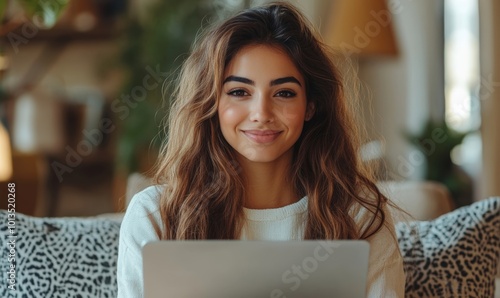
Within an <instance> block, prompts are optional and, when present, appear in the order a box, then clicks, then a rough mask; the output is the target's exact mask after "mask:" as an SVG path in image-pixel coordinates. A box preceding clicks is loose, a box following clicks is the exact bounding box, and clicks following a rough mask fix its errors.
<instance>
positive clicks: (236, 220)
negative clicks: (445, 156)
mask: <svg viewBox="0 0 500 298" xmlns="http://www.w3.org/2000/svg"><path fill="white" fill-rule="evenodd" d="M251 44H264V45H271V46H276V47H279V48H281V49H282V50H284V51H285V52H286V53H287V54H288V55H289V56H290V57H291V59H292V60H293V61H294V62H295V63H296V67H297V68H298V69H299V71H300V72H301V73H302V75H303V77H304V79H305V85H306V96H307V99H308V101H310V102H313V103H314V106H315V114H314V116H313V117H312V119H311V120H309V121H307V122H306V123H305V124H304V128H303V131H302V134H301V136H300V138H299V139H298V141H297V142H296V144H295V145H294V148H293V159H292V164H291V177H292V178H291V179H292V181H291V183H292V185H293V186H294V189H295V192H296V194H297V195H298V196H299V197H303V196H307V197H308V216H307V222H306V228H305V234H304V239H365V238H367V237H369V236H371V235H373V234H374V233H376V232H377V231H378V230H380V229H381V227H382V226H383V224H384V223H385V217H386V214H385V212H384V208H383V206H384V205H385V204H386V201H387V199H386V198H385V197H384V196H383V195H382V194H381V192H380V191H379V190H378V188H377V187H376V185H375V183H374V180H373V178H372V177H371V175H370V172H369V171H367V170H366V168H365V167H364V165H363V163H362V162H361V161H360V158H359V148H360V140H359V139H360V138H359V133H358V128H357V123H355V121H354V120H353V119H354V118H353V117H352V115H351V114H352V113H351V111H350V109H349V103H348V102H347V98H346V96H345V92H344V85H343V78H342V76H341V74H340V73H339V71H338V69H337V67H336V66H335V65H334V63H333V61H332V60H333V56H332V55H330V50H329V48H328V47H327V46H326V45H324V44H323V43H322V41H321V39H320V38H319V35H318V34H317V33H316V32H315V30H314V27H313V26H312V25H311V24H310V23H309V22H308V21H307V19H306V18H305V17H304V15H303V14H302V13H301V12H300V11H298V10H297V9H296V8H295V7H294V6H292V5H291V4H288V3H285V2H274V3H271V4H268V5H265V6H261V7H256V8H251V9H247V10H244V11H242V12H240V13H238V14H236V15H235V16H233V17H231V18H229V19H227V20H226V21H223V22H222V23H220V24H217V25H215V26H212V27H210V28H208V29H207V30H206V31H205V32H204V33H203V34H201V35H200V36H199V38H198V39H197V40H196V42H195V44H194V46H193V49H192V52H191V54H190V56H189V57H188V58H187V60H186V61H185V63H184V65H183V67H182V69H181V72H180V75H179V79H178V83H177V86H176V89H175V91H174V92H173V95H172V96H173V98H175V100H174V101H173V104H172V106H171V108H170V112H169V115H168V119H167V121H166V126H167V139H168V141H166V143H165V145H164V146H163V148H162V150H161V152H160V159H159V161H158V164H157V167H156V173H155V180H156V182H157V183H159V184H162V185H164V187H163V188H162V189H163V191H162V194H161V200H160V212H161V218H162V222H163V228H164V229H163V232H162V235H161V239H238V238H239V236H240V233H241V229H242V226H243V223H244V215H243V202H244V197H245V188H244V183H243V180H242V173H241V168H240V167H239V166H238V163H237V162H236V160H237V159H236V153H235V151H234V149H233V148H232V147H231V146H230V145H229V144H228V143H227V142H226V140H225V139H224V137H223V135H222V133H221V130H220V124H219V120H218V116H217V107H218V100H219V97H220V94H221V89H222V80H223V74H224V70H225V67H226V65H228V63H229V62H230V61H231V59H232V58H233V57H234V56H235V55H236V53H237V52H238V51H239V50H240V49H241V48H243V47H245V46H248V45H251ZM361 206H362V207H364V208H366V209H367V210H368V211H369V212H370V213H371V215H372V216H370V217H369V219H368V220H367V222H363V223H362V225H359V223H356V222H355V218H354V217H355V215H356V210H359V208H361ZM353 210H354V211H353ZM360 226H362V227H363V228H360Z"/></svg>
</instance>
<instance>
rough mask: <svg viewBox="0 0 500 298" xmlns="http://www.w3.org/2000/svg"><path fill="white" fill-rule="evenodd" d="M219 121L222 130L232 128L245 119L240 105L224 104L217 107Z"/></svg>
mask: <svg viewBox="0 0 500 298" xmlns="http://www.w3.org/2000/svg"><path fill="white" fill-rule="evenodd" d="M218 114H219V123H220V125H221V129H222V130H223V131H227V130H230V129H233V128H234V126H236V125H237V124H239V123H240V122H242V121H243V120H244V119H245V112H244V110H243V109H242V108H241V107H238V106H234V105H227V104H226V105H224V104H222V105H221V106H220V107H219V111H218Z"/></svg>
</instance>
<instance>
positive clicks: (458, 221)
mask: <svg viewBox="0 0 500 298" xmlns="http://www.w3.org/2000/svg"><path fill="white" fill-rule="evenodd" d="M396 233H397V237H398V241H399V247H400V250H401V253H402V255H403V258H404V269H405V272H406V297H419V298H420V297H493V295H494V292H495V275H496V272H497V266H498V263H499V260H500V197H499V198H490V199H487V200H483V201H479V202H476V203H474V204H472V205H469V206H465V207H462V208H460V209H457V210H455V211H453V212H450V213H448V214H445V215H443V216H441V217H439V218H437V219H435V220H433V221H422V222H418V221H415V222H410V223H398V224H397V225H396Z"/></svg>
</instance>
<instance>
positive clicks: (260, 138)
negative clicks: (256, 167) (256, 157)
mask: <svg viewBox="0 0 500 298" xmlns="http://www.w3.org/2000/svg"><path fill="white" fill-rule="evenodd" d="M242 132H243V133H244V134H245V135H246V136H247V137H248V138H249V139H250V140H252V141H254V142H256V143H260V144H265V143H271V142H272V141H274V140H276V139H277V138H278V136H279V135H280V134H281V132H282V131H279V130H242Z"/></svg>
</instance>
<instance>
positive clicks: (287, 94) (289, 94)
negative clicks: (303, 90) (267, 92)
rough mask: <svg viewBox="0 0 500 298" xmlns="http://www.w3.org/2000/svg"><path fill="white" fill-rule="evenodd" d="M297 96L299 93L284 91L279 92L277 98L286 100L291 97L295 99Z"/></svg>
mask: <svg viewBox="0 0 500 298" xmlns="http://www.w3.org/2000/svg"><path fill="white" fill-rule="evenodd" d="M296 95H297V93H295V92H293V91H289V90H282V91H279V92H278V93H276V96H278V97H284V98H291V97H295V96H296Z"/></svg>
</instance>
